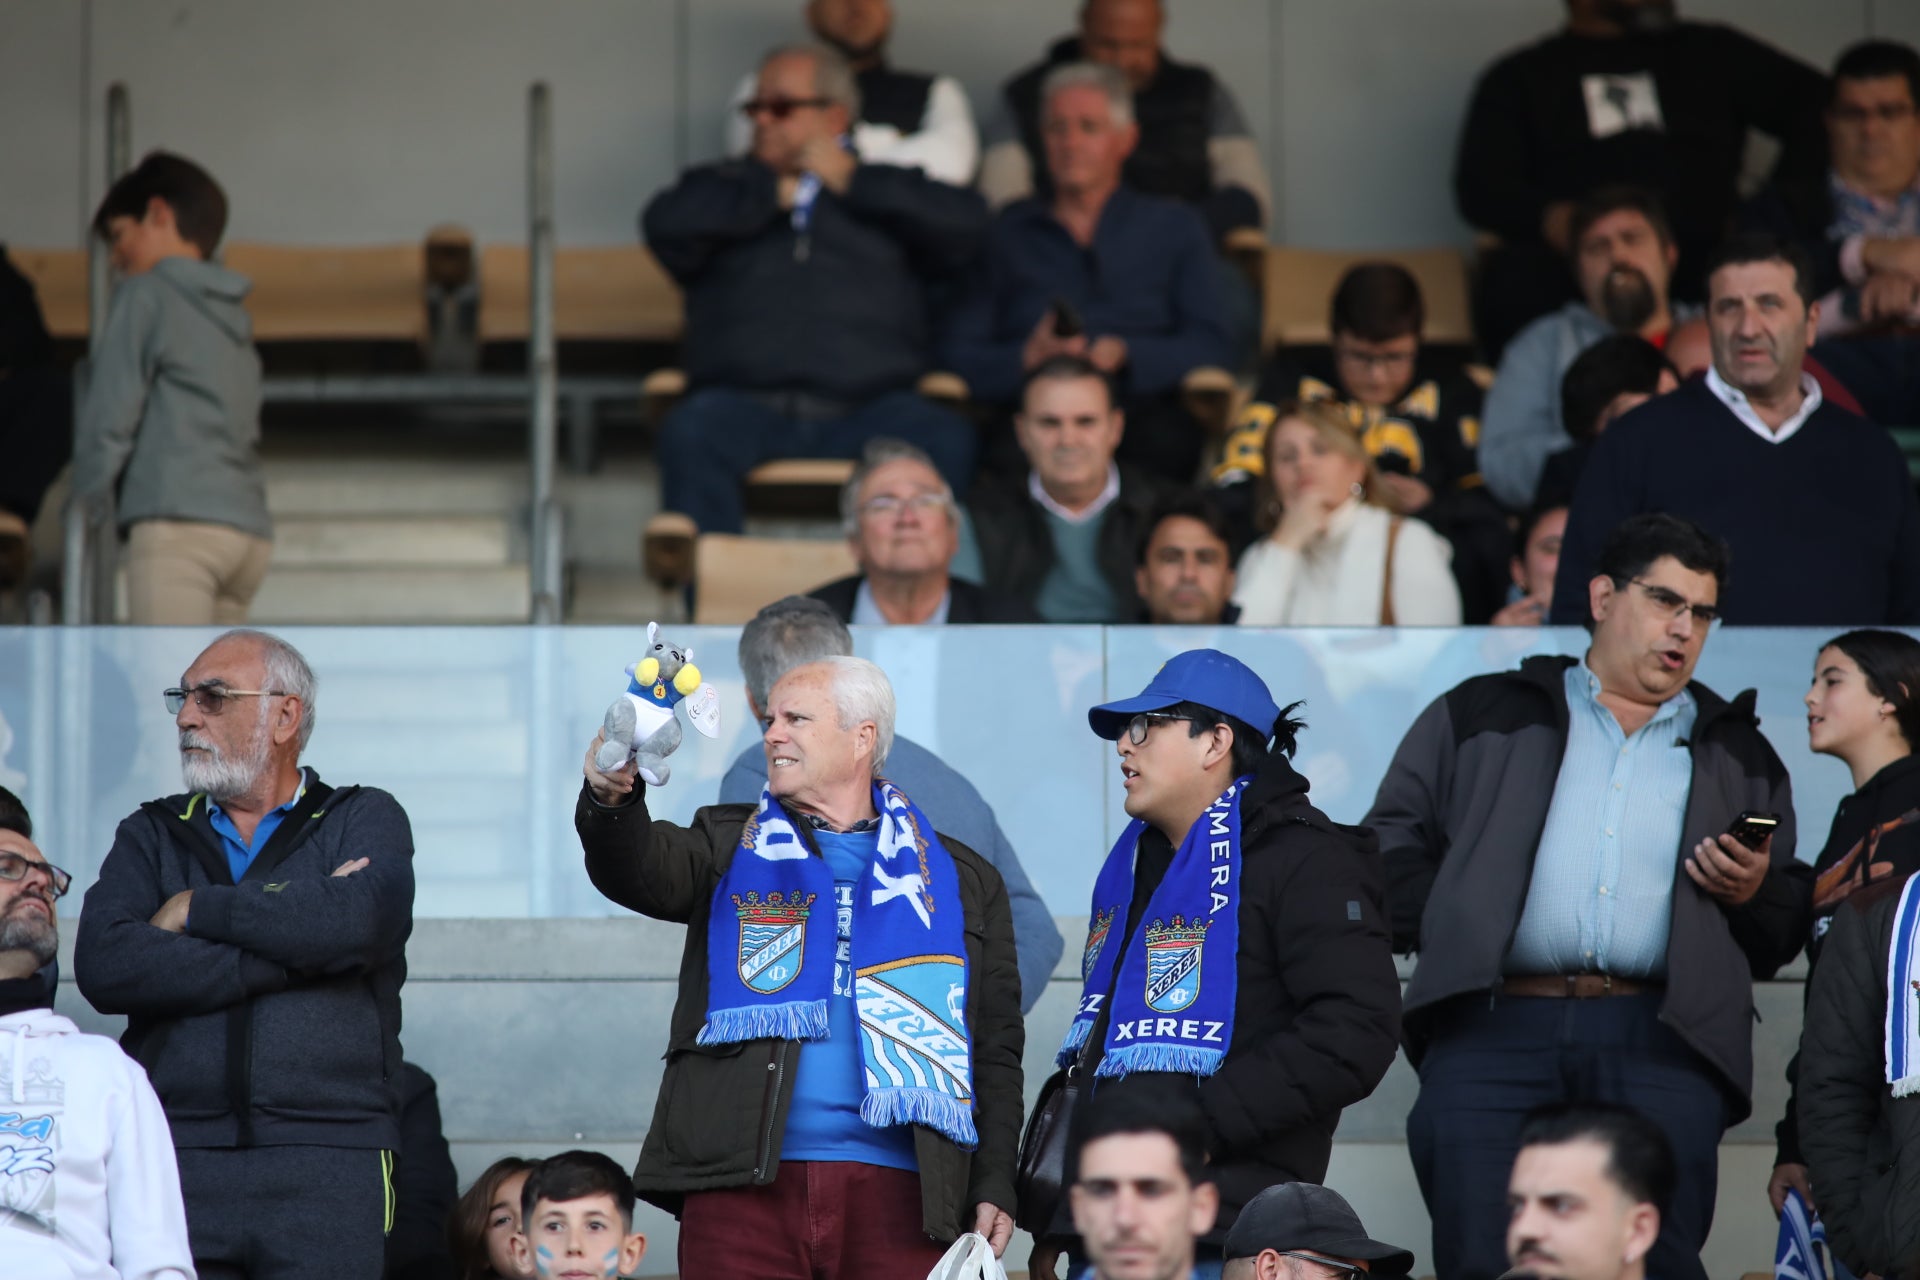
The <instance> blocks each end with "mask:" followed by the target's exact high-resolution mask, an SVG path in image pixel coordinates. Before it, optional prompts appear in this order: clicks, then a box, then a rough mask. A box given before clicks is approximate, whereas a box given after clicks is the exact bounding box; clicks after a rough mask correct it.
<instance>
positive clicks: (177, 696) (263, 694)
mask: <svg viewBox="0 0 1920 1280" xmlns="http://www.w3.org/2000/svg"><path fill="white" fill-rule="evenodd" d="M160 696H161V697H163V698H165V699H166V700H167V714H168V715H173V716H177V715H179V714H180V709H181V708H182V707H184V706H186V705H187V699H188V698H192V699H193V705H194V706H196V707H198V708H200V709H201V710H202V711H204V712H206V713H207V714H208V715H210V716H217V715H219V714H220V713H221V712H222V711H225V710H226V709H227V699H228V698H284V697H286V696H287V691H286V690H285V689H229V688H227V686H225V685H223V684H218V683H208V684H200V685H195V686H194V687H193V688H191V689H162V690H161V691H160Z"/></svg>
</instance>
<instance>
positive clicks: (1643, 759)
mask: <svg viewBox="0 0 1920 1280" xmlns="http://www.w3.org/2000/svg"><path fill="white" fill-rule="evenodd" d="M1566 686H1567V719H1568V724H1567V752H1566V755H1565V756H1564V757H1563V758H1562V759H1561V761H1560V776H1559V779H1558V780H1557V781H1556V782H1555V783H1554V788H1553V803H1552V804H1551V805H1550V806H1549V808H1548V809H1547V823H1546V827H1545V828H1544V829H1543V830H1542V831H1541V833H1540V847H1539V850H1538V851H1537V852H1536V853H1535V854H1534V859H1533V880H1532V882H1531V883H1530V884H1529V885H1528V886H1527V901H1526V906H1525V908H1524V909H1523V910H1522V911H1521V914H1520V927H1519V928H1518V929H1517V930H1516V931H1515V933H1514V936H1513V945H1512V946H1511V947H1510V948H1509V949H1508V952H1507V962H1506V972H1508V973H1510V974H1536V973H1607V974H1612V975H1614V976H1615V977H1621V978H1658V977H1662V976H1664V975H1665V973H1666V968H1667V934H1668V932H1669V931H1670V930H1671V928H1672V924H1673V885H1674V876H1675V874H1676V873H1677V871H1678V866H1679V859H1680V837H1681V831H1682V829H1683V826H1684V824H1685V822H1686V814H1687V796H1688V793H1689V792H1690V791H1691V790H1692V788H1693V752H1692V749H1691V748H1690V747H1689V746H1688V745H1687V744H1688V739H1690V738H1691V737H1692V735H1693V722H1694V719H1695V717H1696V716H1697V715H1698V714H1699V707H1698V706H1697V704H1696V703H1695V702H1694V699H1693V695H1692V694H1690V693H1688V692H1687V691H1686V690H1685V689H1682V690H1681V691H1680V692H1679V693H1677V694H1675V695H1674V696H1673V697H1671V698H1669V699H1667V700H1666V701H1665V702H1663V703H1661V704H1660V709H1659V710H1658V711H1656V712H1654V713H1653V719H1651V720H1649V721H1647V723H1646V724H1644V725H1642V726H1641V727H1640V728H1639V729H1638V730H1637V731H1636V732H1635V733H1633V734H1632V735H1628V734H1626V733H1624V732H1622V731H1621V728H1620V722H1619V721H1618V720H1616V719H1614V716H1613V712H1611V711H1609V710H1608V709H1607V708H1606V707H1605V706H1603V705H1602V704H1601V702H1600V680H1599V678H1598V677H1597V676H1595V675H1594V674H1593V672H1591V671H1589V670H1588V669H1587V664H1586V663H1585V662H1579V663H1575V664H1574V665H1573V666H1571V667H1568V668H1567V671H1566Z"/></svg>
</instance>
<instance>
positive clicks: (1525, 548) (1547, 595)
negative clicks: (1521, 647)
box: [1491, 503, 1567, 627]
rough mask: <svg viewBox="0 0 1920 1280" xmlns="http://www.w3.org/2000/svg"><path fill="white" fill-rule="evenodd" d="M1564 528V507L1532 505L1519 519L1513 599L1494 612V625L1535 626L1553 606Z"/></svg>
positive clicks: (1514, 555)
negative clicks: (1530, 509)
mask: <svg viewBox="0 0 1920 1280" xmlns="http://www.w3.org/2000/svg"><path fill="white" fill-rule="evenodd" d="M1566 529H1567V508H1566V504H1565V503H1561V504H1560V505H1558V506H1546V507H1535V508H1534V509H1533V510H1532V511H1529V512H1528V513H1527V514H1526V516H1525V517H1524V518H1523V519H1522V520H1521V521H1520V529H1519V533H1518V535H1517V536H1516V537H1515V538H1514V544H1513V546H1514V551H1513V559H1512V561H1511V562H1510V564H1509V566H1508V572H1509V573H1511V574H1512V575H1513V599H1512V600H1511V601H1509V602H1508V603H1507V605H1506V606H1505V607H1504V608H1502V609H1501V610H1500V612H1498V613H1496V614H1494V615H1493V622H1492V624H1491V625H1493V626H1496V627H1537V626H1539V625H1540V624H1541V623H1543V622H1545V621H1546V620H1547V610H1548V609H1549V608H1551V607H1552V605H1553V578H1554V574H1555V573H1557V572H1558V571H1559V568H1560V539H1561V538H1562V537H1563V536H1564V535H1565V533H1566Z"/></svg>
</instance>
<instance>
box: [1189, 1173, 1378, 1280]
mask: <svg viewBox="0 0 1920 1280" xmlns="http://www.w3.org/2000/svg"><path fill="white" fill-rule="evenodd" d="M1226 1259H1227V1262H1226V1267H1225V1268H1224V1269H1223V1270H1222V1271H1221V1273H1220V1276H1221V1280H1282V1277H1286V1278H1287V1280H1308V1278H1313V1277H1318V1276H1319V1275H1320V1274H1321V1273H1322V1271H1326V1272H1331V1273H1333V1274H1335V1275H1338V1276H1344V1277H1346V1280H1360V1277H1361V1276H1372V1277H1376V1278H1377V1280H1393V1278H1394V1277H1397V1276H1404V1275H1406V1274H1408V1273H1409V1272H1411V1271H1412V1270H1413V1254H1412V1253H1410V1252H1409V1251H1407V1250H1405V1249H1397V1248H1395V1247H1394V1246H1393V1245H1390V1244H1382V1243H1380V1242H1379V1241H1378V1240H1374V1239H1372V1238H1370V1237H1369V1236H1368V1235H1367V1229H1366V1228H1365V1227H1363V1226H1361V1225H1360V1215H1359V1214H1357V1213H1355V1212H1354V1211H1353V1206H1352V1205H1350V1204H1348V1203H1347V1200H1346V1197H1345V1196H1343V1195H1341V1194H1340V1193H1339V1192H1338V1191H1335V1190H1333V1189H1332V1188H1331V1187H1323V1186H1319V1185H1318V1184H1316V1183H1312V1182H1283V1183H1281V1184H1280V1185H1278V1186H1274V1187H1268V1188H1267V1189H1266V1190H1265V1191H1262V1192H1261V1193H1260V1194H1259V1195H1257V1196H1255V1197H1254V1198H1253V1199H1251V1200H1249V1201H1247V1205H1246V1207H1245V1208H1244V1209H1242V1210H1240V1216H1239V1217H1238V1218H1236V1219H1235V1220H1234V1223H1233V1228H1232V1230H1230V1231H1228V1232H1227V1247H1226ZM1302 1262H1304V1263H1307V1264H1309V1267H1308V1268H1306V1269H1303V1268H1301V1267H1299V1266H1297V1265H1293V1264H1297V1263H1302Z"/></svg>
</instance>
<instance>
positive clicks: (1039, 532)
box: [972, 355, 1160, 622]
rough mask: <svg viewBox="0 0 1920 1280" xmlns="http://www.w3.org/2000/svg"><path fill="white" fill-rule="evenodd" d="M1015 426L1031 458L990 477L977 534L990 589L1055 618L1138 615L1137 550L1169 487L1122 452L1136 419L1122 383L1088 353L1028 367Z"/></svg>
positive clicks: (979, 503)
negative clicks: (1122, 395)
mask: <svg viewBox="0 0 1920 1280" xmlns="http://www.w3.org/2000/svg"><path fill="white" fill-rule="evenodd" d="M1013 422H1014V435H1015V438H1016V439H1017V440H1018V441H1019V443H1020V450H1021V452H1022V453H1024V454H1025V455H1026V460H1027V467H1026V469H1025V472H1024V474H1022V475H1020V476H1019V477H1018V478H1017V479H1004V478H995V479H994V480H992V481H990V482H983V483H982V484H981V486H980V489H979V491H978V492H977V493H975V494H974V498H973V503H972V510H973V534H974V537H975V539H976V540H977V541H978V544H979V559H980V565H981V570H982V575H983V578H984V581H985V583H986V585H987V588H988V589H989V590H992V591H999V592H1003V593H1004V594H1006V595H1009V596H1012V597H1014V598H1015V599H1018V600H1023V601H1026V602H1027V603H1028V604H1030V605H1032V606H1033V608H1034V609H1035V610H1036V611H1038V613H1039V614H1040V616H1041V618H1043V619H1044V620H1046V621H1048V622H1125V621H1127V620H1129V619H1130V618H1132V617H1133V616H1134V607H1135V606H1134V577H1133V570H1134V559H1135V553H1136V551H1137V549H1138V547H1139V545H1140V537H1141V534H1142V533H1143V531H1144V530H1145V529H1146V522H1147V517H1148V516H1149V515H1150V514H1151V512H1152V509H1153V505H1154V503H1155V502H1156V501H1157V500H1158V498H1159V496H1160V486H1159V485H1157V484H1156V483H1155V482H1154V481H1153V480H1151V479H1149V478H1148V477H1147V476H1146V475H1145V474H1144V473H1142V472H1140V471H1136V470H1134V469H1133V468H1132V467H1128V466H1123V465H1121V464H1120V463H1118V462H1116V461H1115V460H1114V457H1115V454H1116V452H1117V451H1118V449H1119V447H1120V442H1121V436H1122V434H1123V432H1124V430H1125V428H1126V426H1127V418H1126V414H1125V413H1124V412H1123V411H1122V410H1121V409H1120V407H1119V406H1118V405H1116V404H1115V403H1114V399H1113V384H1112V382H1110V381H1109V380H1108V378H1107V375H1106V373H1105V372H1104V371H1102V370H1101V369H1100V368H1098V367H1097V366H1096V365H1094V364H1093V363H1092V362H1091V361H1089V360H1088V359H1087V358H1086V357H1084V356H1077V355H1056V356H1052V357H1050V358H1048V359H1047V360H1045V361H1044V362H1042V363H1041V364H1039V365H1038V366H1036V367H1035V368H1034V370H1033V372H1032V373H1030V374H1028V375H1027V384H1026V390H1025V392H1024V394H1023V395H1022V398H1021V408H1020V411H1019V412H1018V413H1017V414H1015V415H1014V420H1013Z"/></svg>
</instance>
